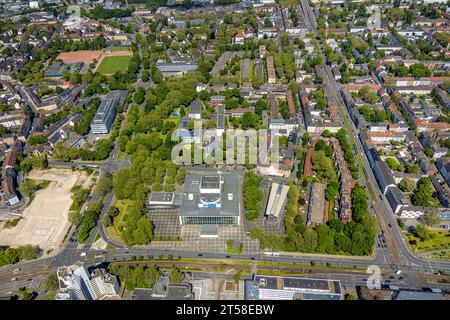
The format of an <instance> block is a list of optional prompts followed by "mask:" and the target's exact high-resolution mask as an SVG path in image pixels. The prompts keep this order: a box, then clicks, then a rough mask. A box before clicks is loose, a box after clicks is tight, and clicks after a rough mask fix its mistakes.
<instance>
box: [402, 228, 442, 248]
mask: <svg viewBox="0 0 450 320" xmlns="http://www.w3.org/2000/svg"><path fill="white" fill-rule="evenodd" d="M429 232H430V234H431V238H430V239H428V240H426V241H421V240H420V238H418V237H416V236H415V235H413V234H412V233H409V232H408V233H406V238H407V240H408V242H410V241H414V240H415V241H416V244H411V242H410V246H411V248H412V249H413V250H414V251H415V252H428V251H436V250H444V249H450V231H448V230H429Z"/></svg>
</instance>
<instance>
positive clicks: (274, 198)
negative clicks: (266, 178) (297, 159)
mask: <svg viewBox="0 0 450 320" xmlns="http://www.w3.org/2000/svg"><path fill="white" fill-rule="evenodd" d="M288 191H289V186H287V185H285V184H284V183H281V184H280V183H276V182H274V183H272V187H271V189H270V195H269V201H268V202H267V207H266V213H265V215H266V216H267V217H268V218H270V219H273V220H277V219H278V218H279V217H280V213H281V209H282V208H283V206H284V203H285V202H286V197H287V194H288Z"/></svg>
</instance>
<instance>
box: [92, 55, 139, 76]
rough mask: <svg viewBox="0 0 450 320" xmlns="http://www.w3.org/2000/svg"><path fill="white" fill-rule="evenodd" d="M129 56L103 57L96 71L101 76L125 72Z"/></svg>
mask: <svg viewBox="0 0 450 320" xmlns="http://www.w3.org/2000/svg"><path fill="white" fill-rule="evenodd" d="M130 60H131V56H118V57H105V58H104V59H103V60H102V63H101V64H100V66H99V67H98V69H97V72H98V73H101V74H114V73H115V72H117V71H127V69H128V64H129V63H130Z"/></svg>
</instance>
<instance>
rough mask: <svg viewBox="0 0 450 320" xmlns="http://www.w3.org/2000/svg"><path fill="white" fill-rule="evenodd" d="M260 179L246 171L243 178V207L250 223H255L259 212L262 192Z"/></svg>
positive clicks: (251, 172)
mask: <svg viewBox="0 0 450 320" xmlns="http://www.w3.org/2000/svg"><path fill="white" fill-rule="evenodd" d="M261 182H262V177H260V176H257V175H256V174H254V173H253V171H248V172H247V173H246V174H245V177H244V199H245V200H244V205H245V210H246V217H247V219H248V220H250V221H255V220H256V219H257V218H258V217H259V214H260V212H261V209H262V205H261V200H262V199H263V196H264V192H263V191H262V190H261Z"/></svg>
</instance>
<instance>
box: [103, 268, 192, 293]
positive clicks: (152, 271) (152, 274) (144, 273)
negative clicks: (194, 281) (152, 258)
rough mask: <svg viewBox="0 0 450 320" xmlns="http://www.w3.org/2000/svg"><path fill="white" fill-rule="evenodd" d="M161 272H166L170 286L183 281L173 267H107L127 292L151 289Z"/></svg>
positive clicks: (179, 271)
mask: <svg viewBox="0 0 450 320" xmlns="http://www.w3.org/2000/svg"><path fill="white" fill-rule="evenodd" d="M163 271H168V276H169V283H171V284H177V283H180V282H182V281H183V280H184V274H183V273H182V272H181V270H180V269H179V268H177V267H175V266H173V267H171V268H170V269H169V270H163V269H160V268H159V267H158V266H156V265H150V266H139V265H133V266H123V265H119V264H110V265H109V266H108V272H109V273H111V274H114V275H117V276H118V277H119V279H120V281H121V282H122V283H123V284H124V286H125V289H126V290H127V291H132V290H133V289H135V288H153V286H154V285H155V283H156V281H157V280H158V279H159V278H160V277H161V275H162V274H163Z"/></svg>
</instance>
